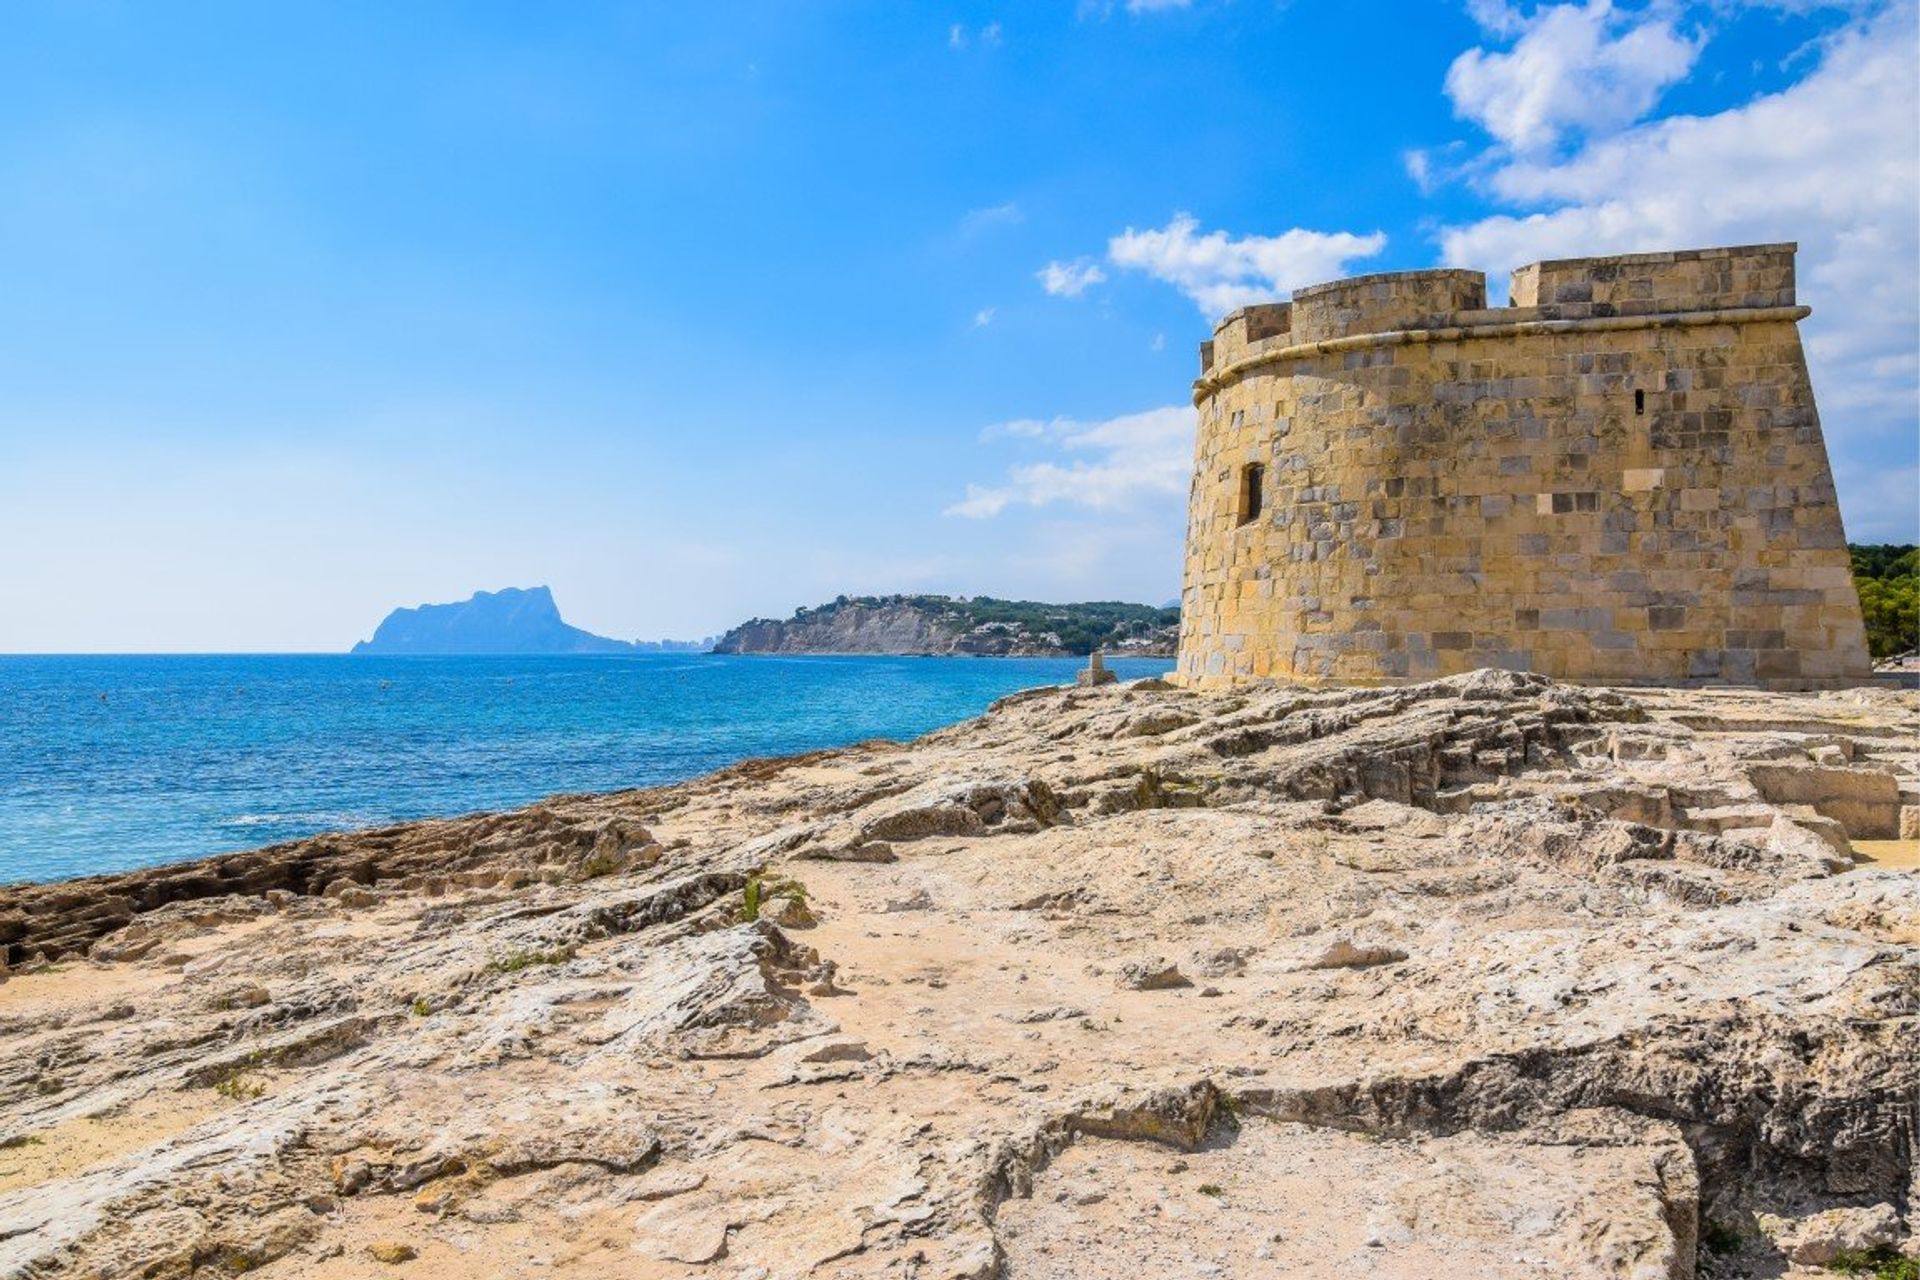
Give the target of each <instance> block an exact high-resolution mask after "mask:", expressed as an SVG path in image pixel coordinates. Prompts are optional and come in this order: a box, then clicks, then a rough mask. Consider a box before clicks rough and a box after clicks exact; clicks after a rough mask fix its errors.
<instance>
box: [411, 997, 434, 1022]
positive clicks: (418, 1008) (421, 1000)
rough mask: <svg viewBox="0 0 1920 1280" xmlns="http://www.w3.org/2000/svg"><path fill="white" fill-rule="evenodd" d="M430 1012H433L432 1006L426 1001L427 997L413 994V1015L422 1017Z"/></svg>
mask: <svg viewBox="0 0 1920 1280" xmlns="http://www.w3.org/2000/svg"><path fill="white" fill-rule="evenodd" d="M432 1012H433V1006H432V1005H430V1004H428V1003H427V998H426V997H425V996H415V997H414V998H413V1016H414V1017H416V1018H424V1017H426V1016H427V1015H428V1014H430V1013H432Z"/></svg>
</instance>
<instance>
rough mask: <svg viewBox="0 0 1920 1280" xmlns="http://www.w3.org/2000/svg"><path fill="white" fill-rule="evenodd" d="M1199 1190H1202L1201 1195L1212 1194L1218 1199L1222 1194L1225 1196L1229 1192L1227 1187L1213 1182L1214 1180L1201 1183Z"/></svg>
mask: <svg viewBox="0 0 1920 1280" xmlns="http://www.w3.org/2000/svg"><path fill="white" fill-rule="evenodd" d="M1197 1190H1198V1191H1199V1192H1200V1194H1201V1195H1203V1196H1212V1197H1214V1198H1215V1199H1216V1200H1217V1199H1219V1198H1220V1197H1221V1196H1224V1195H1225V1194H1227V1193H1226V1189H1225V1188H1223V1187H1221V1186H1220V1185H1219V1184H1218V1183H1213V1182H1203V1183H1201V1184H1200V1186H1199V1187H1198V1188H1197Z"/></svg>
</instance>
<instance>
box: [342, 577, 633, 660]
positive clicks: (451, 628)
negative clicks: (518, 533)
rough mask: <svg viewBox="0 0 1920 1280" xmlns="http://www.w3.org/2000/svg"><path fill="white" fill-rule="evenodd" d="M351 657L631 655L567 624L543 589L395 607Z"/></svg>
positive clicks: (616, 643)
mask: <svg viewBox="0 0 1920 1280" xmlns="http://www.w3.org/2000/svg"><path fill="white" fill-rule="evenodd" d="M353 652H355V653H633V652H636V648H635V646H634V645H631V644H629V643H627V642H626V641H625V640H609V639H608V638H607V637H605V636H596V635H594V634H593V633H592V632H590V631H582V630H581V629H580V628H578V627H574V626H569V625H567V623H565V622H563V621H562V620H561V618H560V609H559V607H558V606H557V605H555V604H554V602H553V593H552V592H551V591H549V590H547V588H545V587H508V588H506V589H505V590H503V591H476V592H475V593H474V595H473V598H472V599H470V600H463V601H461V602H459V603H458V604H423V605H421V606H420V607H419V608H417V609H395V610H394V611H393V612H392V613H390V614H388V615H387V617H386V621H384V622H382V623H381V624H380V627H379V629H378V630H376V631H375V632H374V633H373V639H371V640H362V641H361V642H360V643H359V644H356V645H355V646H353Z"/></svg>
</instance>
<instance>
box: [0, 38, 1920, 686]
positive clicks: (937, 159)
mask: <svg viewBox="0 0 1920 1280" xmlns="http://www.w3.org/2000/svg"><path fill="white" fill-rule="evenodd" d="M0 22H4V24H5V25H4V28H0V32H3V34H4V38H0V385H4V386H5V387H6V388H7V394H6V395H5V396H4V397H0V548H4V550H3V551H0V599H4V600H5V601H6V602H7V605H6V608H5V609H4V610H0V650H10V651H28V652H45V651H61V650H82V651H104V650H143V651H164V650H226V651H231V650H252V649H264V650H273V649H295V650H310V649H322V650H327V649H344V648H345V647H346V646H347V645H348V644H350V643H351V642H352V641H353V640H354V639H356V638H359V637H362V636H365V635H367V634H369V633H370V632H371V631H372V629H373V626H374V625H375V623H377V622H378V621H379V619H380V617H381V616H382V615H384V614H385V612H386V611H387V610H388V609H389V608H391V607H393V606H395V605H402V604H416V603H420V602H422V601H428V600H443V599H454V598H460V597H464V596H465V595H467V594H468V593H470V592H472V591H474V590H476V589H485V588H495V587H500V586H507V585H531V584H533V583H538V582H544V583H548V584H550V585H552V587H553V588H554V591H555V593H556V596H557V597H558V599H559V601H560V604H561V607H562V609H563V610H564V611H565V612H566V614H567V616H568V618H569V620H570V621H573V622H575V623H577V624H579V625H582V626H586V627H588V628H591V629H593V630H596V631H600V632H603V633H606V634H611V635H618V636H627V637H633V636H648V637H651V636H662V635H675V636H685V635H696V634H705V633H708V632H713V631H717V630H720V629H723V628H724V627H726V626H728V625H731V624H732V623H733V622H736V621H738V620H740V619H742V618H744V617H746V616H749V615H752V614H784V613H785V612H787V611H788V610H790V609H792V608H793V607H795V606H796V605H800V604H807V603H814V602H817V601H819V600H822V599H825V598H829V597H831V596H833V595H835V594H837V593H839V592H843V591H845V592H883V591H895V590H911V591H945V592H955V593H962V594H994V595H1005V596H1023V597H1033V598H1046V599H1068V598H1071V599H1090V598H1115V597H1118V598H1127V599H1138V600H1148V601H1154V602H1159V601H1163V600H1167V599H1170V598H1171V597H1173V596H1174V595H1175V593H1176V591H1177V588H1178V574H1179V562H1180V547H1179V544H1180V539H1181V536H1182V532H1183V528H1184V514H1183V505H1184V498H1185V491H1186V466H1187V463H1188V450H1189V449H1190V442H1191V422H1190V418H1189V411H1188V410H1187V409H1186V407H1185V406H1186V405H1187V387H1188V383H1189V382H1190V381H1191V378H1192V376H1193V374H1194V371H1195V363H1196V357H1195V347H1196V344H1197V343H1198V342H1199V341H1200V340H1201V339H1203V338H1204V337H1206V336H1207V333H1208V331H1209V328H1210V321H1211V317H1212V316H1213V314H1214V313H1217V312H1218V311H1219V310H1220V309H1222V308H1224V307H1226V306H1229V305H1234V304H1237V303H1238V302H1239V301H1242V300H1245V299H1248V298H1254V297H1271V296H1283V295H1284V293H1285V291H1286V290H1288V289H1290V288H1294V287H1298V286H1301V285H1305V284H1311V283H1315V282H1317V281H1319V280H1322V279H1326V278H1331V277H1333V276H1337V275H1340V274H1346V273H1351V272H1354V271H1362V270H1385V269H1394V268H1410V267H1424V266H1431V265H1435V264H1437V263H1452V264H1458V265H1467V266H1473V267H1478V268H1481V269H1484V270H1487V271H1489V272H1490V273H1497V274H1496V275H1494V276H1493V285H1492V288H1491V291H1492V292H1493V293H1494V294H1495V295H1496V297H1497V296H1500V295H1501V294H1502V292H1503V290H1504V281H1505V273H1506V272H1507V271H1508V270H1509V269H1511V268H1512V267H1513V266H1516V265H1519V264H1520V263H1522V262H1526V261H1530V260H1534V259H1537V258H1541V257H1551V256H1569V255H1578V254H1585V253H1597V252H1621V251H1629V250H1635V249H1651V248H1668V247H1676V246H1681V245H1698V244H1715V243H1736V242H1746V241H1755V240H1775V239H1798V240H1800V241H1801V243H1802V255H1801V297H1802V300H1803V301H1806V302H1808V303H1809V304H1810V305H1812V306H1813V307H1814V308H1815V316H1814V318H1813V319H1812V320H1810V321H1809V322H1807V325H1806V326H1805V328H1806V333H1807V337H1808V340H1809V345H1810V348H1811V352H1812V360H1813V367H1814V377H1815V385H1816V390H1817V391H1818V393H1819V396H1820V399H1821V406H1822V411H1823V416H1824V421H1825V425H1826V429H1827V434H1828V440H1829V443H1830V447H1831V449H1832V451H1833V454H1834V461H1835V465H1836V470H1837V472H1838V474H1839V477H1840V484H1841V495H1842V502H1843V507H1844V510H1845V514H1846V518H1847V525H1848V531H1849V533H1850V534H1851V535H1852V536H1853V537H1854V538H1856V539H1857V540H1914V539H1915V538H1916V537H1920V533H1917V532H1916V522H1917V517H1916V489H1917V488H1920V471H1916V451H1917V450H1916V435H1917V432H1920V428H1917V427H1916V421H1917V412H1920V411H1917V408H1916V406H1917V401H1916V373H1917V369H1916V365H1917V364H1920V359H1917V357H1916V348H1920V321H1917V320H1916V305H1917V304H1916V293H1920V245H1917V244H1916V238H1917V235H1920V174H1917V173H1916V170H1920V124H1917V123H1916V120H1917V119H1920V47H1917V45H1916V19H1915V6H1914V3H1913V0H1897V2H1889V3H1857V4H1844V5H1822V4H1816V3H1805V2H1796V0H1777V2H1772V3H1769V2H1766V0H1715V2H1714V3H1701V4H1687V3H1681V2H1680V0H1672V2H1654V3H1642V4H1628V3H1625V2H1624V0H1623V2H1622V3H1617V4H1612V5H1609V4H1607V3H1605V2H1604V0H1580V2H1579V3H1570V4H1562V5H1553V4H1549V5H1531V4H1520V5H1512V4H1503V3H1499V2H1498V0H1470V2H1469V3H1452V2H1447V3H1440V2H1436V3H1430V4H1429V3H1421V2H1418V0H1401V2H1397V3H1392V4H1384V3H1383V4H1378V5H1373V6H1368V5H1362V4H1355V3H1345V2H1342V3H1334V2H1332V0H1292V2H1291V3H1274V2H1273V0H1189V2H1188V3H1184V4H1182V3H1177V2H1173V0H1145V2H1142V0H1135V3H1132V4H1128V3H1125V2H1124V0H1116V2H1115V3H1111V4H1089V3H1080V4H1075V3H1074V2H1073V0H1064V2H1063V3H1060V4H1041V3H1023V4H1020V5H1017V6H1015V5H992V4H961V5H908V4H890V3H871V4H855V3H846V4H835V3H825V2H824V0H823V2H821V3H806V4H795V3H765V4H744V3H743V4H714V5H701V6H689V5H666V4H634V5H595V4H586V3H581V4H569V5H541V6H534V5H522V4H498V5H491V6H487V5H474V4H467V5H459V6H454V5H444V6H438V5H431V4H424V3H423V4H410V5H386V4H363V5H352V4H334V5H327V6H305V5H292V4H289V5H273V6H263V5H241V4H233V5H220V4H179V5H168V6H153V5H134V4H115V3H87V2H85V0H69V2H66V3H55V4H44V5H42V4H15V5H9V6H7V7H6V8H5V9H4V10H0Z"/></svg>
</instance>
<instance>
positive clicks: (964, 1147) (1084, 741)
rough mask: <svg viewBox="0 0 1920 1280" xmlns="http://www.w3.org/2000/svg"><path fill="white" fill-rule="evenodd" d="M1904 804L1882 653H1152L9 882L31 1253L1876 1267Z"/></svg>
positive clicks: (1909, 791)
mask: <svg viewBox="0 0 1920 1280" xmlns="http://www.w3.org/2000/svg"><path fill="white" fill-rule="evenodd" d="M1916 788H1920V696H1916V695H1914V694H1912V693H1904V692H1897V691H1892V690H1860V691H1854V692H1849V693H1829V694H1761V693H1755V692H1751V691H1728V690H1713V691H1662V690H1635V691H1632V692H1630V693H1628V692H1621V691H1612V690H1606V689H1597V688H1588V687H1569V686H1563V685H1558V684H1555V683H1553V682H1551V681H1549V680H1546V679H1543V678H1541V677H1538V676H1530V675H1520V674H1512V673H1504V672H1490V671H1483V672H1477V673H1473V674H1471V675H1466V676H1460V677H1453V678H1450V679H1446V680H1440V681H1435V682H1432V683H1429V684H1423V685H1416V686H1410V687H1405V688H1395V689H1377V690H1338V691H1321V692H1308V691H1301V690H1298V689H1281V688H1266V689H1246V690H1238V691H1234V692H1231V693H1200V692H1192V691H1182V690H1178V689H1173V688H1170V687H1168V686H1167V685H1166V684H1165V683H1164V682H1161V681H1157V680H1148V681H1141V682H1138V683H1135V684H1131V685H1117V686H1115V685H1109V686H1106V687H1104V688H1094V689H1057V688H1056V689H1037V690H1032V691H1029V692H1026V693H1022V694H1016V695H1014V696H1012V697H1009V698H1006V699H1003V700H1002V701H1001V702H1000V703H998V704H996V705H995V707H994V708H993V709H992V710H991V711H990V712H989V713H988V714H986V715H984V716H982V717H980V718H978V719H976V720H972V721H969V722H967V723H964V724H960V725H955V726H953V727H951V728H948V729H944V730H941V731H940V732H937V733H934V734H931V735H929V736H927V737H925V738H922V739H919V740H918V741H915V742H911V743H904V744H903V743H893V742H878V741H876V742H870V743H864V744H861V745H858V746H854V747H849V748H846V749H844V750H838V751H823V752H816V753H813V754H810V755H805V756H797V757H792V758H788V759H782V760H758V761H748V762H745V763H742V764H740V765H736V766H734V767H732V768H729V769H725V770H722V771H720V772H718V773H715V774H712V775H709V776H707V777H704V778H699V779H696V780H694V781H691V782H687V783H684V784H680V785H677V786H671V787H662V788H657V789H652V790H644V791H629V792H620V793H615V794H610V795H601V796H562V797H555V798H553V799H551V800H549V801H546V802H544V803H541V804H538V805H534V806H531V807H529V808H526V809H523V810H519V811H516V812H513V813H506V814H485V815H476V816H471V817H465V818H457V819H450V820H443V821H433V822H420V823H412V824H407V825H403V826H395V827H388V828H384V829H380V830H375V831H364V832H357V833H350V834H338V835H329V836H323V837H317V838H314V839H311V840H304V841H300V842H296V843H291V844H283V845H278V846H273V847H270V848H267V849H262V850H258V851H255V852H253V853H247V854H236V855H230V856H225V857H219V858H210V859H206V860H204V861H201V862H196V863H189V864H183V865H179V866H173V867H161V868H153V869H150V870H144V871H137V872H131V873H127V874H124V875H115V876H102V877H96V878H94V879H91V880H84V881H76V882H72V883H68V884H58V885H39V886H31V885H30V886H17V887H12V888H4V889H0V974H4V971H5V966H6V965H11V966H12V974H11V977H10V978H0V1036H3V1037H4V1038H5V1043H6V1044H7V1046H8V1052H7V1054H6V1055H4V1061H0V1277H9V1278H11V1277H26V1276H40V1275H52V1274H56V1273H57V1274H62V1275H66V1274H71V1275H93V1276H109V1275H112V1276H132V1275H147V1276H174V1277H190V1276H197V1277H209V1278H210V1277H213V1276H217V1275H218V1276H230V1275H233V1274H237V1273H240V1272H243V1271H253V1270H256V1269H263V1270H262V1274H264V1275H268V1276H284V1277H298V1278H301V1280H347V1278H349V1277H359V1276H366V1275H372V1274H376V1273H383V1272H384V1270H385V1269H387V1268H392V1267H400V1266H403V1265H405V1266H407V1267H408V1269H407V1270H404V1271H401V1272H398V1274H408V1275H419V1276H424V1277H431V1276H456V1275H482V1274H485V1275H507V1274H518V1273H520V1272H523V1271H524V1272H527V1273H529V1274H533V1273H537V1274H540V1275H544V1276H552V1277H555V1278H556V1280H575V1278H578V1280H590V1278H591V1277H598V1276H603V1275H606V1274H609V1271H610V1270H612V1271H619V1272H621V1273H622V1274H630V1275H634V1276H640V1277H653V1278H661V1280H664V1278H666V1277H687V1276H714V1277H738V1276H762V1277H790V1276H791V1277H799V1276H817V1277H822V1278H823V1280H853V1278H855V1277H873V1278H875V1280H878V1278H879V1277H899V1276H922V1277H928V1278H929V1280H930V1278H932V1277H942V1278H945V1280H956V1278H960V1277H968V1278H972V1280H989V1278H991V1277H997V1276H1011V1277H1021V1278H1026V1280H1032V1278H1040V1280H1065V1278H1067V1277H1072V1278H1073V1280H1098V1278H1101V1277H1114V1278H1117V1280H1132V1278H1134V1277H1141V1276H1175V1275H1181V1276H1186V1275H1217V1276H1252V1275H1286V1276H1300V1277H1310V1278H1319V1280H1333V1278H1335V1277H1344V1276H1351V1275H1358V1274H1381V1275H1386V1274H1393V1275H1419V1276H1435V1277H1467V1276H1472V1277H1477V1278H1482V1280H1521V1278H1523V1277H1525V1278H1534V1277H1538V1276H1540V1275H1543V1274H1551V1275H1556V1276H1581V1277H1587V1276H1613V1277H1636V1278H1644V1280H1680V1278H1683V1277H1694V1276H1700V1277H1707V1278H1714V1280H1717V1278H1718V1277H1722V1276H1727V1277H1730V1276H1733V1275H1786V1274H1795V1275H1800V1274H1819V1272H1817V1271H1814V1270H1811V1269H1812V1268H1816V1267H1819V1266H1822V1265H1824V1264H1825V1263H1828V1262H1833V1261H1834V1260H1836V1259H1841V1258H1856V1259H1858V1258H1866V1259H1872V1258H1875V1257H1878V1258H1881V1259H1894V1258H1897V1256H1898V1253H1899V1251H1901V1250H1903V1249H1904V1250H1907V1251H1909V1252H1911V1251H1912V1250H1913V1249H1914V1241H1913V1237H1912V1234H1911V1232H1910V1227H1911V1225H1912V1224H1911V1222H1910V1220H1909V1219H1908V1218H1907V1217H1906V1215H1908V1214H1909V1213H1911V1212H1912V1204H1911V1201H1910V1199H1909V1197H1910V1196H1911V1194H1912V1187H1913V1186H1914V1174H1915V1148H1914V1143H1913V1134H1914V1133H1915V1132H1916V1131H1917V1130H1920V1101H1917V1100H1920V1057H1916V1055H1915V1054H1914V1053H1913V1052H1912V1046H1913V1044H1914V1041H1915V1035H1916V1020H1920V876H1916V874H1915V873H1913V872H1903V871H1898V870H1890V869H1887V868H1888V867H1889V866H1892V865H1894V864H1893V863H1892V862H1891V861H1888V862H1882V863H1876V862H1873V861H1869V860H1868V858H1867V856H1865V855H1866V854H1867V853H1872V854H1874V855H1875V856H1881V857H1888V858H1891V856H1892V855H1893V853H1894V851H1895V850H1897V849H1899V848H1909V849H1910V848H1911V845H1910V844H1909V845H1906V846H1900V845H1898V844H1897V843H1896V842H1887V843H1865V842H1866V841H1869V840H1880V839H1881V838H1882V837H1885V836H1887V835H1889V834H1895V833H1897V832H1898V831H1899V830H1900V829H1902V828H1909V827H1911V825H1912V822H1913V819H1914V818H1915V817H1920V808H1917V807H1916V806H1920V790H1916ZM1856 850H1858V851H1861V856H1858V857H1857V856H1856ZM1196 1260H1198V1261H1196ZM1888 1265H1892V1264H1891V1263H1889V1264H1888ZM1882 1274H1895V1273H1894V1272H1892V1271H1886V1272H1883V1273H1882Z"/></svg>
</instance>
